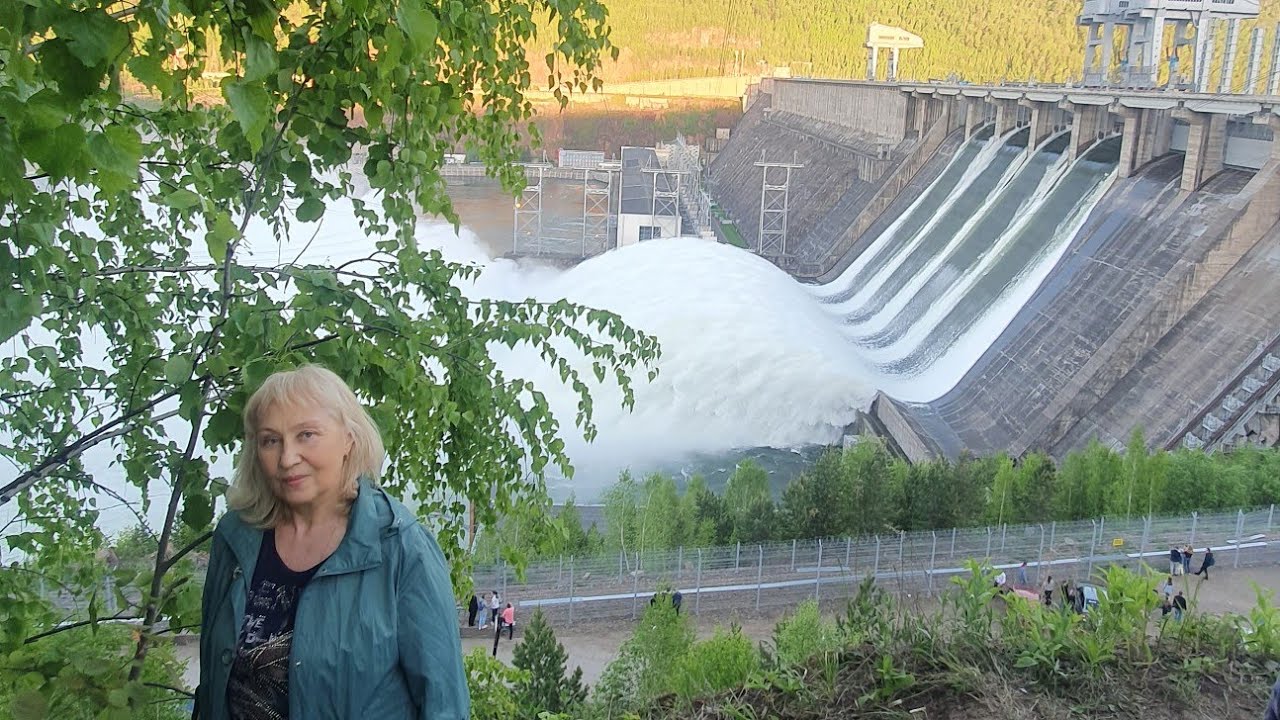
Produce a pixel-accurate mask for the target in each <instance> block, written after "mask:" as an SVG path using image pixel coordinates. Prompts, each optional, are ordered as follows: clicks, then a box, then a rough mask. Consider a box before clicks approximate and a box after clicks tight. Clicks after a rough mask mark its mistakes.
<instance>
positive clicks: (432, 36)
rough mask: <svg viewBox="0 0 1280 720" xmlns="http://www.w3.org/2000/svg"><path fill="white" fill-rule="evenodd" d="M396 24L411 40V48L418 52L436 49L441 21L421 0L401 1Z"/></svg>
mask: <svg viewBox="0 0 1280 720" xmlns="http://www.w3.org/2000/svg"><path fill="white" fill-rule="evenodd" d="M396 22H398V23H400V27H401V28H402V29H403V30H404V33H405V35H407V36H408V38H409V46H410V47H411V48H412V49H414V50H417V51H418V52H420V53H421V52H425V51H427V50H430V49H432V48H433V47H435V44H436V38H437V37H438V36H439V35H438V33H439V30H440V27H439V21H438V20H436V16H435V14H434V13H432V12H431V10H430V9H429V8H427V7H426V5H425V3H423V2H422V1H421V0H401V2H400V5H399V6H398V7H397V8H396Z"/></svg>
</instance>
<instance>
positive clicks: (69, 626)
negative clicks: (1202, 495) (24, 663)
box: [22, 613, 142, 645]
mask: <svg viewBox="0 0 1280 720" xmlns="http://www.w3.org/2000/svg"><path fill="white" fill-rule="evenodd" d="M141 619H142V618H138V617H131V616H128V615H122V614H120V613H116V614H115V615H112V616H111V617H104V618H98V619H97V620H80V621H77V622H73V623H67V624H66V625H59V626H58V627H56V628H54V629H52V630H46V631H44V632H42V633H40V634H38V635H32V636H31V637H29V638H27V639H26V640H23V641H22V642H23V644H24V645H30V644H31V643H33V642H36V641H37V640H42V639H44V638H47V637H50V636H53V635H57V634H58V633H64V632H66V631H68V630H75V629H76V628H82V627H84V626H86V625H97V624H98V623H100V622H107V621H109V620H141Z"/></svg>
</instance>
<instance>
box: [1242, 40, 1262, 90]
mask: <svg viewBox="0 0 1280 720" xmlns="http://www.w3.org/2000/svg"><path fill="white" fill-rule="evenodd" d="M1266 34H1267V31H1266V30H1263V29H1262V28H1254V29H1253V34H1252V37H1251V38H1250V40H1249V68H1248V71H1247V72H1246V73H1245V81H1244V92H1245V93H1247V94H1249V95H1254V94H1256V93H1257V92H1258V91H1259V89H1260V88H1259V87H1258V78H1259V77H1261V74H1262V45H1263V41H1264V40H1265V39H1266Z"/></svg>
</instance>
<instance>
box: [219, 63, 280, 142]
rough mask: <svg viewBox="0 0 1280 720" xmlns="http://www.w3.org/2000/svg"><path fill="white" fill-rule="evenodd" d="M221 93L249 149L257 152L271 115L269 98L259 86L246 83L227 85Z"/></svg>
mask: <svg viewBox="0 0 1280 720" xmlns="http://www.w3.org/2000/svg"><path fill="white" fill-rule="evenodd" d="M222 91H223V95H224V96H225V97H226V98H227V104H228V105H230V106H231V114H232V115H233V116H235V119H236V122H237V123H239V125H240V130H241V131H242V132H243V133H244V137H245V139H246V140H248V141H249V147H250V149H252V150H253V152H255V153H256V152H258V151H259V150H261V149H262V143H263V134H264V132H265V131H266V129H267V120H268V119H269V118H270V115H271V97H270V96H269V95H267V91H266V90H264V89H263V88H262V86H261V85H259V84H256V83H248V82H239V81H237V82H230V83H227V84H226V85H224V86H223V88H222Z"/></svg>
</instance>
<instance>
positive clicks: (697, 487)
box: [480, 432, 1280, 561]
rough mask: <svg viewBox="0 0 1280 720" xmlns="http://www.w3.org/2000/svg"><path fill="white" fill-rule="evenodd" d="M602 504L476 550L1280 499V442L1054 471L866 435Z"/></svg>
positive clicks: (1132, 449) (771, 536)
mask: <svg viewBox="0 0 1280 720" xmlns="http://www.w3.org/2000/svg"><path fill="white" fill-rule="evenodd" d="M603 500H604V515H605V521H606V523H607V526H608V529H607V530H606V529H605V528H597V527H595V526H594V525H593V526H591V527H590V528H587V529H585V530H584V529H583V528H582V527H581V526H580V525H578V526H575V525H574V524H573V523H574V522H575V521H576V519H577V518H578V517H579V514H578V511H577V508H576V507H574V506H573V505H572V504H571V503H570V504H569V505H568V506H567V507H566V508H565V510H564V512H563V513H562V514H561V515H560V516H559V517H558V518H557V519H556V520H554V521H548V520H543V521H542V522H543V523H544V526H543V527H545V528H546V529H545V530H544V531H542V532H541V533H540V532H539V531H537V530H536V529H530V528H529V526H527V525H520V526H519V527H517V526H516V525H515V524H514V523H513V524H512V525H511V526H510V527H506V526H504V527H503V528H502V529H501V530H500V531H499V533H498V534H497V535H496V536H495V537H494V538H491V539H482V541H481V543H480V547H481V548H483V549H484V550H483V551H482V553H481V557H483V558H484V559H485V560H486V561H491V560H493V559H495V558H496V556H497V550H496V548H497V547H498V546H499V545H502V544H504V543H506V544H508V545H514V546H515V547H517V548H518V550H517V552H518V553H520V554H519V558H520V559H521V560H525V559H529V558H534V557H538V558H546V557H555V556H557V555H577V556H579V557H581V556H583V555H588V554H592V553H595V552H600V551H602V550H604V551H609V552H615V553H616V552H619V551H621V552H625V553H627V554H628V556H630V555H631V554H633V553H635V552H637V551H640V552H642V553H644V552H650V551H657V550H667V549H674V548H677V547H682V546H683V547H708V546H715V545H727V544H732V543H735V542H744V543H748V542H750V543H754V542H767V541H784V540H792V539H800V540H804V539H812V538H820V537H856V536H860V535H872V534H876V533H895V532H897V531H911V530H928V529H938V528H953V527H981V526H984V525H1000V524H1033V523H1039V522H1047V521H1050V520H1079V519H1085V518H1096V517H1099V516H1103V515H1106V516H1110V517H1144V516H1148V515H1168V514H1182V513H1189V512H1191V511H1193V510H1235V509H1237V508H1244V507H1260V506H1265V505H1269V504H1273V503H1278V502H1280V451H1277V450H1260V449H1253V448H1248V449H1240V450H1235V451H1232V452H1223V453H1213V454H1208V453H1204V452H1200V451H1195V450H1185V449H1180V450H1176V451H1174V452H1165V451H1157V452H1151V451H1148V450H1147V448H1146V445H1145V442H1144V440H1143V437H1142V434H1141V433H1140V432H1135V433H1134V435H1133V437H1132V438H1131V439H1130V443H1129V447H1128V449H1127V451H1126V452H1124V453H1118V452H1115V451H1113V450H1111V449H1109V448H1107V447H1104V446H1103V445H1101V444H1099V443H1096V442H1095V443H1093V444H1091V445H1089V446H1088V447H1086V448H1084V449H1083V450H1080V451H1077V452H1073V453H1071V454H1069V455H1068V456H1067V458H1066V459H1065V461H1064V462H1063V463H1062V465H1061V466H1060V467H1059V466H1055V464H1054V462H1053V461H1052V459H1050V458H1049V457H1048V456H1046V455H1043V454H1039V453H1033V454H1030V455H1027V456H1025V457H1022V458H1020V459H1018V460H1017V461H1014V460H1011V459H1010V458H1008V457H1005V456H996V457H990V458H973V457H964V458H961V459H960V460H958V461H956V462H949V461H947V460H935V461H931V462H925V463H918V464H914V465H913V464H910V463H907V462H905V461H903V460H900V459H897V458H894V457H893V456H891V455H890V453H889V452H888V450H887V449H886V448H885V446H884V445H883V444H882V443H881V442H879V441H878V440H875V439H864V440H862V441H861V442H859V443H858V444H857V445H855V446H853V447H851V448H849V449H847V450H839V449H832V450H829V451H828V452H826V453H825V454H823V455H822V456H820V457H819V458H818V460H817V462H815V463H814V464H813V466H812V467H810V468H809V469H808V470H807V471H805V472H803V473H802V474H800V475H799V476H798V477H797V478H796V479H795V480H793V481H792V482H791V483H790V484H789V485H787V487H786V488H784V489H783V491H782V493H781V497H778V498H776V499H775V498H774V497H773V496H772V495H771V494H770V491H769V479H768V475H767V473H766V472H765V471H764V470H763V469H762V468H761V467H759V466H758V465H756V464H755V463H753V462H751V461H749V460H748V461H745V462H743V463H742V464H740V465H739V466H738V468H737V469H736V470H735V472H734V473H733V475H732V476H731V477H730V478H729V480H728V482H727V484H726V486H725V489H724V491H723V493H720V494H717V493H715V492H713V491H711V490H710V489H709V488H708V487H707V485H706V483H705V481H703V480H702V478H701V477H697V476H695V477H693V478H692V479H691V480H690V481H689V483H688V484H687V485H686V486H685V487H684V488H683V490H681V489H680V488H679V487H678V486H677V484H676V481H675V480H674V479H673V478H671V477H669V476H666V475H662V474H657V473H655V474H652V475H649V476H647V477H645V478H643V479H640V480H636V479H635V478H633V477H632V476H631V475H630V474H628V473H624V474H623V475H622V477H621V478H620V479H619V480H618V482H617V483H616V484H614V485H613V486H612V487H610V488H609V489H608V490H607V491H606V492H605V493H604V498H603ZM517 535H518V536H519V537H520V538H525V539H522V540H518V539H517V537H516V536H517ZM530 538H532V539H530Z"/></svg>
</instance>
